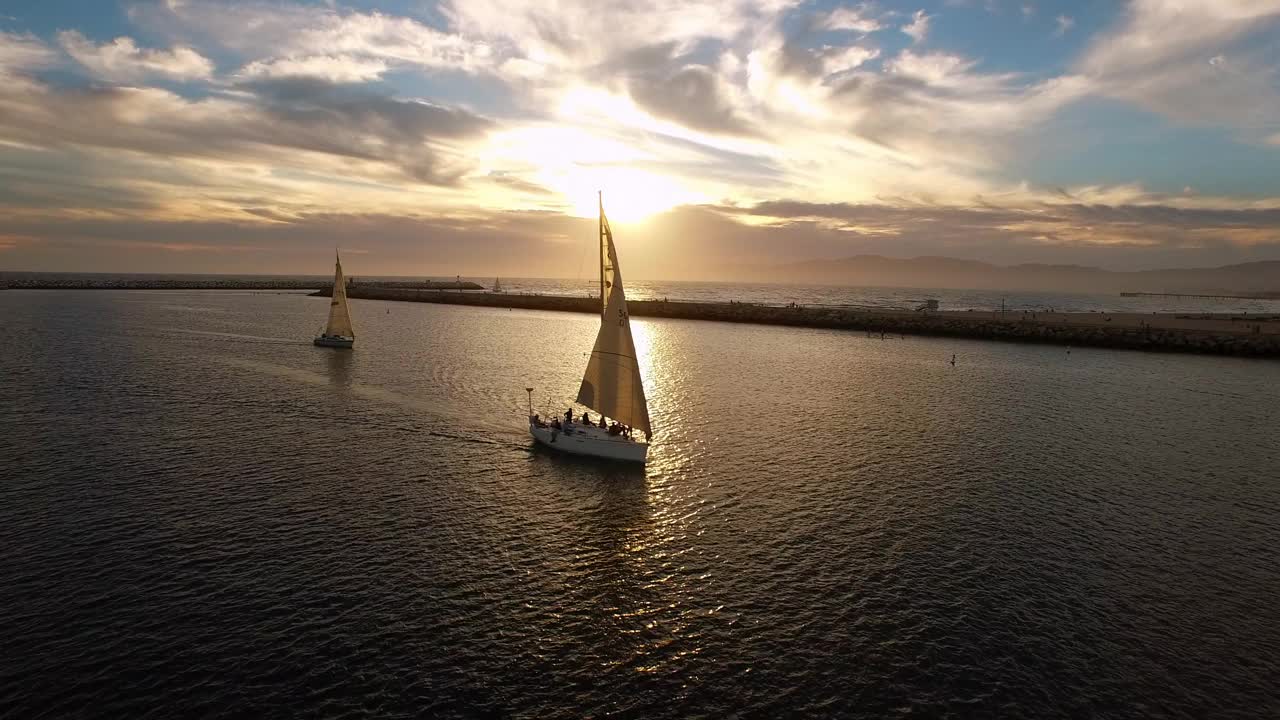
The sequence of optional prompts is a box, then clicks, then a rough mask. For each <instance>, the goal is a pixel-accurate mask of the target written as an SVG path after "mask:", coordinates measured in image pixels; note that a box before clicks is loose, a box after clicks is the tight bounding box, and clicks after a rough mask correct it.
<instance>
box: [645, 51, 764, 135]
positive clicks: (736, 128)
mask: <svg viewBox="0 0 1280 720" xmlns="http://www.w3.org/2000/svg"><path fill="white" fill-rule="evenodd" d="M628 87H629V90H630V92H631V97H632V98H634V99H635V101H636V102H637V103H639V104H640V105H641V106H642V107H644V108H645V109H647V110H649V111H650V112H652V113H654V114H655V115H657V116H658V117H661V118H666V119H669V120H674V121H675V122H678V123H680V124H682V125H685V126H687V127H690V128H694V129H696V130H703V131H705V132H710V133H728V134H735V135H749V134H752V133H753V132H754V131H753V130H752V128H751V127H750V125H749V124H748V123H747V122H746V121H745V120H744V119H743V118H742V117H740V116H739V115H738V113H737V111H736V110H735V109H734V107H733V104H732V102H731V101H730V100H729V97H728V93H727V90H726V89H725V87H724V84H723V83H722V82H721V80H720V78H719V76H718V75H716V73H715V72H713V71H712V70H711V69H710V68H708V67H706V66H703V65H686V66H684V67H682V68H679V69H678V70H675V71H674V72H671V73H670V74H665V73H647V74H640V75H637V76H635V77H633V78H632V79H631V81H630V83H629V85H628Z"/></svg>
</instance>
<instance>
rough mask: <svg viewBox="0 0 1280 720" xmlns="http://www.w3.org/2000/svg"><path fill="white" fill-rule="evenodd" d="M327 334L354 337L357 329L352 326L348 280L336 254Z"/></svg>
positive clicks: (325, 332) (325, 331)
mask: <svg viewBox="0 0 1280 720" xmlns="http://www.w3.org/2000/svg"><path fill="white" fill-rule="evenodd" d="M324 334H325V335H331V336H339V337H348V338H353V337H355V336H356V333H355V330H353V329H352V328H351V312H350V311H349V310H347V281H346V278H344V277H343V276H342V261H341V260H339V259H338V258H337V254H336V253H335V254H334V270H333V296H332V297H331V298H329V324H328V325H325V328H324Z"/></svg>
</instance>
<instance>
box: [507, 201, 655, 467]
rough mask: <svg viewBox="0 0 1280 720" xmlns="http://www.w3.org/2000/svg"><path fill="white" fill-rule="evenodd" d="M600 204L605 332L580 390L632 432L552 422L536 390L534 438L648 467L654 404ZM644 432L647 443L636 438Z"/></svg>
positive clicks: (581, 399)
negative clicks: (538, 407) (539, 411)
mask: <svg viewBox="0 0 1280 720" xmlns="http://www.w3.org/2000/svg"><path fill="white" fill-rule="evenodd" d="M599 202H600V231H599V237H598V238H597V240H598V242H599V246H600V299H601V309H600V313H601V314H600V332H599V333H598V334H597V335H596V344H595V346H594V347H592V349H591V357H590V359H589V360H588V361H587V369H586V372H584V373H583V375H582V385H581V386H580V387H579V388H578V404H580V405H585V406H586V407H588V408H590V409H591V410H594V411H596V412H597V413H599V415H600V417H599V418H598V419H599V420H600V421H601V422H603V419H604V418H610V419H612V420H613V421H615V422H617V423H620V424H621V425H623V426H626V427H627V428H629V429H630V430H629V431H627V432H621V433H619V432H610V431H609V430H607V429H605V428H602V427H599V425H598V424H586V423H582V422H579V420H580V418H574V417H573V414H572V411H570V412H567V413H566V414H565V419H564V421H563V422H562V421H561V419H560V418H558V417H557V418H555V419H553V420H551V421H550V423H548V422H547V421H545V420H543V419H542V418H539V417H538V416H536V415H534V414H533V388H525V391H526V392H528V393H529V433H530V434H531V435H533V439H534V440H536V441H537V442H539V443H541V444H543V445H545V446H547V447H549V448H552V449H554V450H559V451H561V452H566V453H571V454H574V455H590V456H592V457H599V458H608V459H611V460H627V461H632V462H644V461H645V459H646V458H647V457H648V454H649V443H648V440H649V439H650V438H651V437H652V436H653V428H652V426H651V425H650V424H649V404H648V403H647V402H646V401H645V397H644V383H643V382H642V379H641V377H640V363H639V361H638V360H637V359H636V346H635V342H634V341H633V340H632V339H631V318H630V316H629V315H628V314H627V296H626V293H625V292H624V291H623V289H622V275H621V273H620V272H619V270H618V252H617V250H616V249H615V248H614V245H613V232H612V231H611V230H610V229H609V220H608V218H606V217H605V215H604V199H603V197H601V198H600V199H599ZM636 430H639V431H642V432H644V434H645V441H644V442H641V441H639V440H635V439H633V438H632V437H631V434H632V432H633V431H636Z"/></svg>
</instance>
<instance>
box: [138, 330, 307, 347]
mask: <svg viewBox="0 0 1280 720" xmlns="http://www.w3.org/2000/svg"><path fill="white" fill-rule="evenodd" d="M160 329H161V330H163V331H165V332H175V333H182V334H184V335H208V336H211V337H221V338H230V339H232V340H238V341H241V342H253V343H262V344H269V345H306V344H307V343H305V342H302V341H300V340H296V339H293V338H279V337H263V336H262V335H241V334H240V333H225V332H214V331H212V330H187V329H186V328H160Z"/></svg>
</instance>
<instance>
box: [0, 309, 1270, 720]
mask: <svg viewBox="0 0 1280 720" xmlns="http://www.w3.org/2000/svg"><path fill="white" fill-rule="evenodd" d="M325 303H326V301H325V300H324V299H321V298H309V297H305V296H303V295H300V294H270V293H261V294H257V293H230V292H223V293H217V292H206V293H180V292H115V291H94V292H74V291H64V292H58V291H49V292H43V291H8V292H4V293H0V318H2V319H0V330H2V331H3V333H4V336H5V339H6V342H5V351H4V352H3V353H0V385H2V389H3V397H4V402H3V404H0V461H2V462H3V473H2V475H3V482H0V609H2V611H3V616H2V620H0V715H6V716H12V717H20V718H37V717H62V716H116V717H174V716H209V715H228V714H234V715H241V716H264V717H268V716H269V717H281V716H294V715H306V716H332V717H354V716H370V715H372V716H383V717H386V716H400V717H405V716H413V717H425V716H435V717H450V716H476V715H481V716H484V715H488V716H519V717H531V718H543V717H589V716H597V717H598V716H605V715H616V716H619V717H674V716H703V717H717V718H718V717H726V716H734V715H737V716H742V717H775V716H790V715H799V714H804V715H810V716H843V717H868V718H880V717H888V716H912V717H970V716H975V715H980V716H1002V717H1065V716H1072V717H1080V716H1089V715H1099V716H1110V717H1151V716H1166V717H1186V718H1202V717H1275V716H1277V715H1278V714H1280V690H1277V683H1276V678H1277V677H1280V609H1278V607H1280V604H1278V603H1277V600H1276V597H1277V592H1278V591H1280V477H1278V476H1280V432H1278V430H1280V364H1277V363H1274V362H1267V361H1256V360H1240V359H1230V358H1210V357H1194V356H1181V355H1178V356H1172V355H1155V354H1141V353H1126V352H1113V351H1098V350H1088V349H1074V350H1071V351H1070V352H1069V353H1068V351H1067V350H1066V349H1063V348H1059V347H1049V346H1023V345H1012V344H999V343H980V342H969V341H961V340H952V339H945V340H944V339H925V338H909V339H891V340H880V339H879V338H876V339H870V338H867V337H865V336H864V335H859V334H857V333H846V332H829V331H820V330H808V329H791V328H774V327H754V326H747V325H722V324H716V323H699V322H683V321H664V320H647V319H637V320H635V321H634V327H635V335H636V341H637V345H638V346H639V348H640V352H641V353H642V355H643V361H644V365H645V372H646V384H647V388H648V392H649V396H650V398H651V413H652V415H653V418H654V423H655V426H656V428H657V431H658V437H657V440H656V443H655V445H654V447H653V448H652V451H651V453H650V458H651V460H650V463H649V465H648V467H647V468H646V469H628V468H625V467H618V466H610V465H600V464H594V463H590V462H583V461H574V460H570V459H565V458H561V457H557V456H552V455H548V454H545V453H544V452H539V451H535V450H533V449H532V448H531V447H530V441H529V439H528V437H527V434H526V433H525V432H524V430H523V413H524V407H525V402H526V400H525V394H524V391H523V388H524V387H526V386H528V385H532V386H534V387H536V388H537V390H536V392H535V396H534V398H535V402H536V403H537V404H538V405H539V407H540V408H541V407H542V406H546V407H549V408H551V409H553V410H563V407H564V406H563V404H562V403H563V401H564V399H565V398H568V397H570V396H571V395H572V394H573V392H574V391H575V390H576V385H577V380H578V378H579V376H580V372H581V369H582V367H583V366H584V364H585V361H586V358H585V353H586V352H587V351H588V350H589V349H590V346H591V342H592V339H593V337H594V332H595V325H596V323H597V322H598V320H597V319H596V318H595V317H593V316H587V315H574V314H556V313H540V312H518V311H505V310H493V309H486V308H469V307H450V306H435V305H413V304H395V303H379V302H369V301H354V302H353V308H352V311H353V315H354V318H355V323H356V328H357V332H358V333H359V340H358V341H357V348H356V350H355V351H353V352H340V351H334V350H326V349H320V348H315V347H312V346H311V344H310V339H311V336H312V335H313V334H314V332H315V331H316V330H317V329H318V328H319V325H320V324H321V322H322V320H323V317H324V315H325V312H326V306H325ZM953 353H954V354H956V355H957V356H958V357H957V364H956V366H955V367H952V366H951V365H949V364H948V363H947V360H949V359H950V357H951V355H952V354H953ZM548 398H551V399H552V401H551V403H550V404H549V405H547V399H548Z"/></svg>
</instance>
